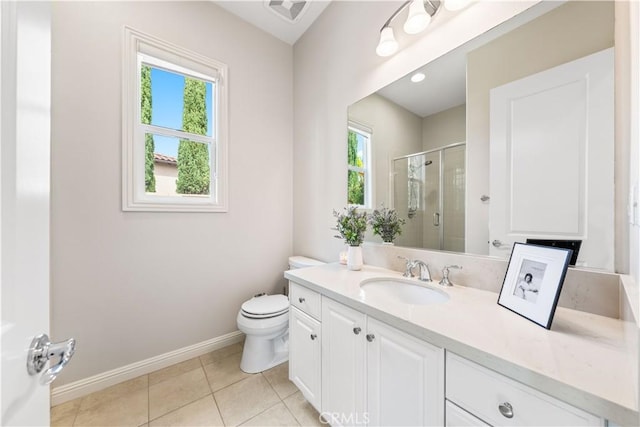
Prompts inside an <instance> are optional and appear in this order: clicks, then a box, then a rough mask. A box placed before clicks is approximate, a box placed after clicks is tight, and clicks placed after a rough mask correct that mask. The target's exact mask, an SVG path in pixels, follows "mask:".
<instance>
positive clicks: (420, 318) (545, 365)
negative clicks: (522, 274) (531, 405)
mask: <svg viewBox="0 0 640 427" xmlns="http://www.w3.org/2000/svg"><path fill="white" fill-rule="evenodd" d="M285 277H286V278H287V279H289V280H291V281H294V282H296V283H298V284H301V285H303V286H306V287H308V288H310V289H313V290H315V291H317V292H319V293H321V294H322V295H325V296H327V297H329V298H331V299H334V300H336V301H338V302H341V303H343V304H345V305H348V306H350V307H353V308H355V309H357V310H359V311H361V312H364V313H365V314H368V315H371V316H372V317H375V318H377V319H379V320H382V321H384V322H386V323H388V324H390V325H392V326H394V327H396V328H398V329H401V330H403V331H405V332H407V333H409V334H411V335H414V336H416V337H418V338H421V339H424V340H426V341H429V342H431V343H432V344H434V345H438V346H441V347H444V348H445V349H447V350H448V351H451V352H453V353H456V354H459V355H460V356H463V357H466V358H468V359H470V360H473V361H475V362H477V363H479V364H481V365H484V366H486V367H488V368H490V369H493V370H495V371H497V372H500V373H501V374H504V375H506V376H509V377H511V378H513V379H515V380H517V381H520V382H522V383H525V384H527V385H529V386H531V387H534V388H536V389H538V390H540V391H542V392H544V393H547V394H549V395H551V396H554V397H556V398H558V399H560V400H563V401H565V402H567V403H569V404H572V405H574V406H577V407H579V408H582V409H584V410H586V411H588V412H591V413H593V414H595V415H599V416H602V417H604V418H606V419H609V420H612V421H615V422H616V423H619V424H621V425H637V424H638V420H639V417H638V404H637V397H636V389H637V381H638V380H637V378H634V377H633V375H631V372H634V370H633V369H632V368H631V367H632V366H633V364H637V363H638V361H637V360H635V356H634V354H635V353H634V352H632V351H630V349H629V344H628V343H627V342H626V340H625V322H623V321H621V320H617V319H612V318H609V317H604V316H598V315H595V314H590V313H585V312H581V311H576V310H569V309H566V308H562V307H558V308H557V310H556V313H555V316H554V319H553V323H552V326H551V330H547V329H544V328H542V327H540V326H538V325H537V324H535V323H533V322H530V321H529V320H527V319H525V318H523V317H521V316H519V315H517V314H515V313H513V312H511V311H509V310H507V309H505V308H504V307H501V306H499V305H498V304H497V300H498V294H496V293H493V292H487V291H482V290H478V289H474V288H470V287H464V286H453V287H449V288H443V287H441V286H438V285H437V284H436V283H435V282H433V283H432V284H425V283H423V282H419V281H418V280H415V282H416V284H420V285H424V286H427V287H428V286H432V287H434V288H437V289H440V290H444V291H445V292H446V293H447V294H449V296H450V298H449V300H448V301H447V302H444V303H437V304H430V305H406V304H396V303H393V302H392V301H379V300H376V301H372V300H370V301H367V300H366V299H365V296H364V294H363V293H362V292H361V291H360V282H361V281H363V280H365V279H369V278H373V277H396V278H401V277H402V276H401V274H400V273H398V272H395V271H391V270H387V269H384V268H379V267H373V266H368V265H365V266H364V267H363V268H362V270H361V271H349V270H347V268H346V266H344V265H340V264H338V263H334V264H326V265H324V266H320V267H312V268H305V269H299V270H290V271H287V272H285Z"/></svg>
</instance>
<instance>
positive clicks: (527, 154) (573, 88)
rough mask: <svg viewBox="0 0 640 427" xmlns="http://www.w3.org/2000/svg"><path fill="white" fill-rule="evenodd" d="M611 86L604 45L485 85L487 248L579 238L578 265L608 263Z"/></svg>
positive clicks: (501, 252) (501, 251) (500, 250)
mask: <svg viewBox="0 0 640 427" xmlns="http://www.w3.org/2000/svg"><path fill="white" fill-rule="evenodd" d="M613 88H614V87H613V48H610V49H606V50H603V51H601V52H598V53H595V54H592V55H589V56H586V57H584V58H581V59H578V60H575V61H572V62H568V63H566V64H563V65H560V66H558V67H554V68H551V69H549V70H546V71H542V72H540V73H537V74H534V75H531V76H528V77H525V78H523V79H520V80H516V81H514V82H511V83H508V84H506V85H503V86H500V87H497V88H494V89H492V90H491V113H490V114H491V123H490V133H491V144H490V159H491V170H490V183H491V203H490V215H489V217H490V224H489V232H490V239H489V241H490V242H492V244H490V245H489V253H490V255H494V256H500V257H505V256H506V255H508V254H509V251H511V247H512V246H513V243H514V242H524V241H526V239H527V238H536V239H566V240H582V241H583V243H582V247H581V250H580V256H579V259H578V260H579V261H581V262H582V265H586V266H593V267H599V268H605V269H607V270H610V271H612V270H613V255H612V254H613V253H614V250H613V249H614V248H613V237H614V236H613V230H614V227H613V206H614V203H613V195H614V193H613V190H614V185H613V173H614V151H613V144H611V143H610V142H612V141H613V136H614V98H613V96H614V90H613ZM603 201H607V203H604V202H603ZM496 242H501V244H499V245H497V244H495V243H496Z"/></svg>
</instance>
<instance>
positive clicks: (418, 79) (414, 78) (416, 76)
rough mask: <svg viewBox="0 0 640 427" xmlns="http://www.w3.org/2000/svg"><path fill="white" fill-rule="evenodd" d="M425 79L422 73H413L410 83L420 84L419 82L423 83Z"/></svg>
mask: <svg viewBox="0 0 640 427" xmlns="http://www.w3.org/2000/svg"><path fill="white" fill-rule="evenodd" d="M424 78H425V75H424V73H415V74H414V75H413V76H411V81H412V82H414V83H420V82H421V81H423V80H424Z"/></svg>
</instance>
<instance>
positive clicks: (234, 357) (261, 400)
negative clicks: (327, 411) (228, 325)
mask: <svg viewBox="0 0 640 427" xmlns="http://www.w3.org/2000/svg"><path fill="white" fill-rule="evenodd" d="M241 355H242V344H241V343H238V344H233V345H231V346H228V347H225V348H222V349H219V350H216V351H214V352H211V353H208V354H205V355H203V356H200V357H196V358H194V359H191V360H187V361H185V362H182V363H178V364H176V365H173V366H169V367H167V368H165V369H161V370H159V371H156V372H152V373H150V374H148V375H143V376H140V377H138V378H134V379H132V380H129V381H126V382H123V383H120V384H116V385H114V386H112V387H109V388H107V389H104V390H101V391H98V392H95V393H93V394H90V395H88V396H84V397H82V398H79V399H76V400H72V401H70V402H66V403H63V404H61V405H58V406H54V407H53V408H51V425H52V426H105V427H106V426H133V427H138V426H143V427H155V426H236V425H243V426H320V425H322V424H321V423H320V421H319V417H318V412H317V411H316V410H315V409H313V407H312V406H311V405H310V404H309V403H308V402H307V401H306V400H305V399H304V397H303V396H302V394H301V393H300V391H298V389H297V388H296V387H295V386H294V385H293V383H291V382H290V381H289V380H288V369H289V366H288V364H287V363H284V364H282V365H279V366H276V367H275V368H272V369H270V370H268V371H265V372H262V373H259V374H246V373H244V372H242V371H241V370H240V357H241Z"/></svg>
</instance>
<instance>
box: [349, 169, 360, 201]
mask: <svg viewBox="0 0 640 427" xmlns="http://www.w3.org/2000/svg"><path fill="white" fill-rule="evenodd" d="M348 182H349V183H348V191H347V194H348V200H347V202H348V203H349V204H350V205H364V173H362V172H357V171H352V170H350V171H349V176H348Z"/></svg>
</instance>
